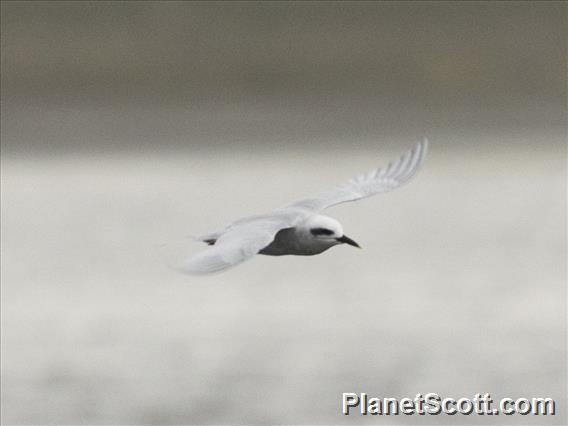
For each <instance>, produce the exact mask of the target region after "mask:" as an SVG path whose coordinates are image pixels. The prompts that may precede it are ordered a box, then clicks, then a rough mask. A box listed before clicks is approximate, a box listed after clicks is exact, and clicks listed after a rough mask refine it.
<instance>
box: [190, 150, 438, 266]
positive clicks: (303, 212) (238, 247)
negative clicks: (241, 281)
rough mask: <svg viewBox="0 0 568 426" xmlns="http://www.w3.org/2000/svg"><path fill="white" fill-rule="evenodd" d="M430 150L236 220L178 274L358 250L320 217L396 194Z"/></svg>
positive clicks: (209, 238) (207, 238)
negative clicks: (258, 258)
mask: <svg viewBox="0 0 568 426" xmlns="http://www.w3.org/2000/svg"><path fill="white" fill-rule="evenodd" d="M426 149H427V141H426V140H424V141H423V142H421V143H419V144H418V145H416V147H415V148H414V149H412V150H410V151H408V152H407V153H406V154H405V155H403V156H402V157H400V158H399V159H398V160H396V161H393V162H391V163H390V164H389V165H388V167H386V168H379V169H376V170H373V171H372V172H370V173H368V174H366V175H361V176H359V177H357V178H355V179H351V180H350V181H349V182H347V183H346V184H344V185H341V186H339V187H337V188H335V189H333V190H331V191H327V192H322V193H319V194H315V195H312V196H310V197H306V198H303V199H301V200H299V201H296V202H294V203H292V204H289V205H287V206H284V207H281V208H279V209H276V210H273V211H271V212H269V213H266V214H261V215H255V216H250V217H247V218H243V219H240V220H237V221H236V222H233V223H232V224H231V225H229V226H227V227H226V228H225V229H224V230H222V231H220V232H215V233H212V234H208V235H205V236H203V237H201V238H199V240H200V241H203V242H205V243H207V244H209V245H210V247H209V248H207V249H206V250H204V251H202V252H200V253H197V254H196V255H194V256H193V257H191V258H190V259H188V260H187V261H186V262H184V263H183V264H182V265H180V269H181V270H182V271H183V272H188V273H193V274H207V273H213V272H219V271H222V270H225V269H227V268H230V267H232V266H235V265H237V264H239V263H241V262H243V261H244V260H246V259H248V258H250V257H252V256H254V255H255V254H264V255H269V256H283V255H297V256H312V255H316V254H320V253H322V252H324V251H326V250H328V249H329V248H331V247H333V246H336V245H338V244H349V245H352V246H355V247H359V245H358V244H357V243H356V242H355V241H353V240H352V239H350V238H349V237H347V236H346V235H345V234H344V232H343V228H342V226H341V224H340V223H339V222H338V221H337V220H335V219H333V218H331V217H329V216H324V215H322V214H319V212H320V211H321V210H323V209H325V208H327V207H330V206H333V205H335V204H339V203H343V202H347V201H355V200H359V199H361V198H366V197H369V196H371V195H374V194H377V193H380V192H386V191H389V190H392V189H394V188H396V187H398V186H399V185H401V184H403V183H405V182H407V181H408V180H409V179H410V178H411V177H412V176H413V175H414V174H415V173H416V171H417V170H418V168H419V166H420V164H421V163H422V161H423V160H424V156H425V154H426Z"/></svg>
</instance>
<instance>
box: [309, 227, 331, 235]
mask: <svg viewBox="0 0 568 426" xmlns="http://www.w3.org/2000/svg"><path fill="white" fill-rule="evenodd" d="M310 232H311V233H312V235H314V236H318V235H333V231H331V230H329V229H325V228H313V229H310Z"/></svg>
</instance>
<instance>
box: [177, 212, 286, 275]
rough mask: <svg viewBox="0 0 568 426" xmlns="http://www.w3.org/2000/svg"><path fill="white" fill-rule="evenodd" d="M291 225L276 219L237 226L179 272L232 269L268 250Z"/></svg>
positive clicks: (250, 221)
mask: <svg viewBox="0 0 568 426" xmlns="http://www.w3.org/2000/svg"><path fill="white" fill-rule="evenodd" d="M290 223H291V222H290V220H289V216H277V215H272V216H264V217H256V218H254V219H250V220H247V221H243V222H241V223H235V224H233V225H231V226H230V227H229V228H228V229H227V230H226V231H224V232H223V233H222V234H221V235H220V236H219V238H218V239H217V241H216V242H215V244H214V245H212V246H210V247H209V248H207V249H205V250H203V251H201V252H199V253H197V254H196V255H194V256H192V257H191V258H189V259H187V260H186V261H185V262H183V263H182V264H181V265H179V266H178V269H179V270H180V271H181V272H185V273H188V274H210V273H214V272H220V271H223V270H225V269H228V268H231V267H233V266H235V265H238V264H239V263H241V262H244V261H245V260H247V259H249V258H251V257H253V256H254V255H255V254H257V253H258V252H259V251H260V250H262V249H263V248H265V247H266V246H268V245H269V244H270V243H271V242H272V241H273V240H274V236H275V235H276V233H277V232H278V231H279V230H280V229H282V228H286V227H287V226H289V224H290Z"/></svg>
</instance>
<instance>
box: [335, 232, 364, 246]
mask: <svg viewBox="0 0 568 426" xmlns="http://www.w3.org/2000/svg"><path fill="white" fill-rule="evenodd" d="M336 240H337V241H339V242H340V243H345V244H349V245H350V246H353V247H358V248H361V246H360V245H359V244H357V243H356V242H355V241H353V240H352V239H351V238H349V237H348V236H347V235H344V236H343V237H341V238H336Z"/></svg>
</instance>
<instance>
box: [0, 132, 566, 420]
mask: <svg viewBox="0 0 568 426" xmlns="http://www.w3.org/2000/svg"><path fill="white" fill-rule="evenodd" d="M478 142H479V141H476V140H474V139H471V140H469V143H464V144H463V145H462V147H461V148H459V149H456V148H451V147H448V146H446V147H444V148H437V146H436V141H433V143H432V147H431V152H430V156H429V158H428V159H427V162H426V166H425V168H424V170H422V171H421V172H420V174H419V176H418V177H417V178H416V179H415V180H414V181H413V182H412V183H411V184H409V185H408V186H407V187H404V188H403V189H401V190H398V191H395V192H393V193H390V194H386V195H382V196H378V197H375V198H372V199H369V200H366V201H364V202H360V203H354V204H348V205H342V206H338V207H336V208H334V209H332V210H329V211H328V213H329V214H330V215H331V216H333V217H335V218H337V219H339V220H340V221H341V222H342V223H343V225H344V228H345V230H346V233H348V235H350V236H352V237H353V238H354V239H355V240H356V241H358V242H360V244H361V245H362V246H363V248H364V249H363V250H355V249H353V248H351V247H337V248H335V249H332V250H330V251H328V252H326V253H324V254H323V255H321V256H317V257H306V258H304V257H280V258H271V257H264V256H259V257H257V258H254V259H253V260H251V261H250V262H248V263H245V264H243V265H241V266H240V267H238V268H236V269H234V270H231V271H229V272H227V273H225V274H221V275H217V276H214V277H207V278H196V277H188V276H183V275H179V274H177V273H176V272H174V271H172V270H170V269H168V268H167V266H165V264H164V262H163V261H162V259H161V257H160V254H159V253H160V251H159V247H160V245H161V244H162V243H164V242H172V241H177V242H179V241H183V244H184V247H187V252H188V253H191V252H193V251H195V250H198V249H200V248H202V247H201V246H200V245H198V244H197V243H192V242H191V241H190V240H187V241H185V237H186V236H187V235H195V234H202V233H204V232H208V231H214V230H216V229H218V228H219V227H220V226H222V225H224V224H225V223H226V222H229V221H231V220H233V219H235V218H238V217H239V216H243V215H247V214H251V213H256V212H260V211H265V210H268V209H270V208H273V207H277V206H280V205H282V204H285V203H287V202H289V201H291V200H293V199H294V198H296V197H299V196H301V195H305V194H306V193H309V192H312V191H317V190H320V189H325V188H327V187H329V186H330V185H332V184H334V183H338V182H341V180H342V179H345V178H349V177H351V176H352V175H353V174H356V173H359V172H361V171H365V170H367V169H370V168H372V167H373V166H375V165H376V164H377V162H380V161H383V162H384V161H385V160H388V159H390V157H391V156H392V155H397V154H398V153H399V151H398V150H394V149H389V150H388V151H387V150H385V149H381V148H380V146H377V147H376V148H375V149H373V150H371V149H368V148H365V149H360V150H357V151H354V152H350V151H349V150H348V148H344V149H339V148H338V149H333V150H327V151H325V150H316V151H313V152H309V155H305V153H302V152H298V151H292V150H289V151H287V152H278V153H277V154H276V153H270V152H268V151H264V152H261V153H256V154H252V153H250V152H246V151H244V150H237V151H233V152H229V151H221V152H214V151H207V150H203V149H202V150H200V151H194V152H190V151H179V152H176V153H171V154H167V153H166V154H158V153H152V154H148V153H147V154H139V155H136V154H132V153H130V154H127V153H124V154H115V155H113V156H110V155H107V156H105V155H85V156H76V157H73V156H70V155H69V156H62V157H58V158H56V157H49V156H36V157H28V158H24V157H5V156H4V157H3V158H2V211H1V213H2V419H3V423H4V424H39V423H41V424H84V423H91V424H94V423H97V424H107V423H112V424H135V423H138V424H142V423H145V424H146V423H153V424H178V423H192V424H201V423H208V424H210V423H215V424H221V423H238V424H245V423H246V424H251V423H254V424H267V423H272V424H274V423H278V424H299V423H311V424H322V423H326V424H340V423H341V424H342V423H359V422H361V423H373V424H376V423H381V424H394V423H404V424H410V423H417V422H418V421H420V422H421V423H422V422H425V423H446V424H450V423H476V424H480V423H495V422H500V423H509V424H520V423H533V424H543V423H545V422H551V423H556V424H564V423H565V422H566V416H565V411H564V408H565V407H566V405H565V402H566V401H565V395H566V288H565V282H566V238H565V237H566V228H565V218H566V192H565V191H566V182H565V178H566V175H565V148H564V146H563V145H562V144H547V145H546V146H539V145H535V144H530V143H519V145H517V146H516V145H514V144H511V143H507V144H501V143H500V142H501V141H499V140H485V141H483V143H478ZM519 142H521V141H519ZM525 142H526V141H525ZM411 144H412V141H410V142H409V143H408V146H410V145H411ZM352 145H356V143H355V142H354V144H352ZM346 146H348V145H347V144H346ZM400 146H405V147H406V145H405V144H404V143H400V144H399V147H400ZM314 153H315V154H314ZM342 392H367V393H369V394H370V395H374V396H380V397H404V396H410V397H413V396H414V395H415V394H416V393H418V392H421V393H423V394H424V393H427V392H437V393H439V394H440V395H442V396H451V397H456V398H457V397H461V396H467V397H472V396H473V395H474V394H475V393H478V392H480V393H485V392H490V393H491V394H492V395H493V396H494V397H495V398H499V397H504V396H511V397H520V396H524V397H529V398H530V397H533V396H541V397H553V398H557V400H558V402H559V403H560V404H562V405H563V406H562V407H561V409H560V410H559V415H558V416H556V417H555V418H542V417H534V416H532V417H530V416H527V417H520V416H514V417H507V418H505V417H501V418H496V417H495V418H491V417H486V418H480V417H449V416H446V417H437V416H433V417H425V418H420V419H417V418H416V417H412V416H408V417H390V418H388V417H387V418H380V417H358V416H354V417H349V418H347V417H345V416H343V415H341V405H340V404H341V393H342Z"/></svg>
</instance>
